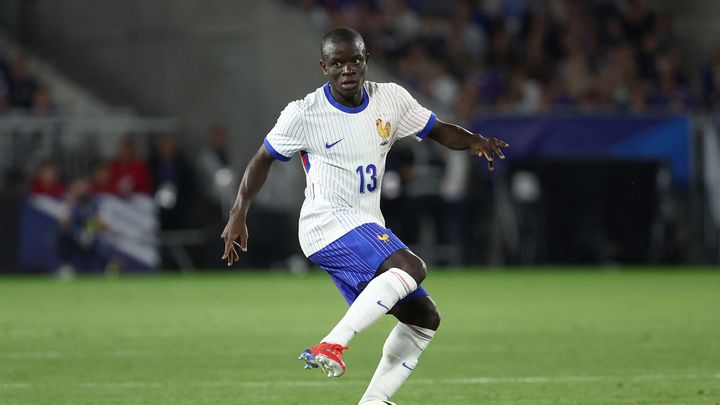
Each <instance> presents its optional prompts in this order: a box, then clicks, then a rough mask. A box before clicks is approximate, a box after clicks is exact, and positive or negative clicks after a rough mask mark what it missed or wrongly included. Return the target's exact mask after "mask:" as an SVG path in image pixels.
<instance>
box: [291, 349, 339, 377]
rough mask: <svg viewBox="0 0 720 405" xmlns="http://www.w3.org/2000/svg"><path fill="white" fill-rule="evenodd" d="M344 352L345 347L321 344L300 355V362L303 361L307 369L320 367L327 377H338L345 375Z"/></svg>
mask: <svg viewBox="0 0 720 405" xmlns="http://www.w3.org/2000/svg"><path fill="white" fill-rule="evenodd" d="M344 350H347V346H342V345H338V344H334V343H325V342H321V343H319V344H317V345H315V346H313V347H311V348H309V349H305V351H304V352H302V353H300V360H304V361H305V363H306V364H305V368H307V369H310V368H317V367H320V368H321V369H322V371H323V373H325V374H327V376H328V377H340V376H341V375H343V374H345V363H344V362H343V360H342V352H343V351H344Z"/></svg>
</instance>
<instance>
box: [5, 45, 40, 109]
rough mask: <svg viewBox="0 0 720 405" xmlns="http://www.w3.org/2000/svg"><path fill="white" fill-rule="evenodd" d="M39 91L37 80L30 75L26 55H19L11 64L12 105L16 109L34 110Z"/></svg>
mask: <svg viewBox="0 0 720 405" xmlns="http://www.w3.org/2000/svg"><path fill="white" fill-rule="evenodd" d="M37 89H38V82H37V79H36V78H35V77H34V76H33V75H31V74H30V71H29V70H28V68H27V59H26V58H25V55H23V54H22V53H17V54H16V55H15V57H14V58H13V60H12V62H11V64H10V81H9V85H8V90H9V93H10V103H11V104H12V105H13V106H15V107H20V108H28V109H29V108H32V105H33V96H34V95H35V92H36V91H37Z"/></svg>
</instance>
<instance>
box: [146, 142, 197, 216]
mask: <svg viewBox="0 0 720 405" xmlns="http://www.w3.org/2000/svg"><path fill="white" fill-rule="evenodd" d="M150 169H151V173H152V178H153V184H154V187H153V193H154V195H155V202H156V203H157V205H158V207H159V209H160V228H161V229H163V230H168V229H183V228H187V227H188V225H189V223H188V218H189V217H190V215H188V213H189V209H190V206H191V203H192V200H193V199H194V198H195V195H194V184H193V182H194V176H193V172H192V169H191V166H190V164H189V162H188V161H187V159H186V158H185V156H183V155H182V153H181V152H180V149H179V147H178V145H177V143H176V142H175V139H174V136H173V134H165V135H163V136H162V137H160V139H159V140H158V142H157V144H156V145H155V148H154V150H153V153H152V154H151V156H150Z"/></svg>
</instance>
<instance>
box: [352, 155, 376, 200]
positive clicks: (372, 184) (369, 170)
mask: <svg viewBox="0 0 720 405" xmlns="http://www.w3.org/2000/svg"><path fill="white" fill-rule="evenodd" d="M355 173H357V174H359V175H360V194H364V193H365V189H366V188H367V191H368V192H370V193H372V192H373V191H375V190H376V189H377V185H378V181H377V167H375V165H374V164H372V163H371V164H369V165H367V166H365V167H363V166H362V165H360V166H358V167H357V169H355ZM365 174H367V175H369V176H370V177H369V178H368V183H365Z"/></svg>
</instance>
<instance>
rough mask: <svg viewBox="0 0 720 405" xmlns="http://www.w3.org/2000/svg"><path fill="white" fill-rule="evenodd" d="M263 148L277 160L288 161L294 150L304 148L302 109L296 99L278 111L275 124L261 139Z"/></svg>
mask: <svg viewBox="0 0 720 405" xmlns="http://www.w3.org/2000/svg"><path fill="white" fill-rule="evenodd" d="M263 145H265V149H267V150H268V152H270V154H271V155H273V157H275V159H277V160H282V161H288V160H290V158H291V157H292V155H294V154H295V153H296V152H298V151H300V150H303V149H305V134H304V131H303V125H302V111H301V110H300V106H298V102H297V101H293V102H292V103H290V104H288V105H287V107H285V109H284V110H283V111H282V112H281V113H280V117H279V118H278V120H277V122H276V123H275V126H274V127H273V128H272V129H271V130H270V132H269V133H268V134H267V136H266V137H265V140H264V141H263Z"/></svg>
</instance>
